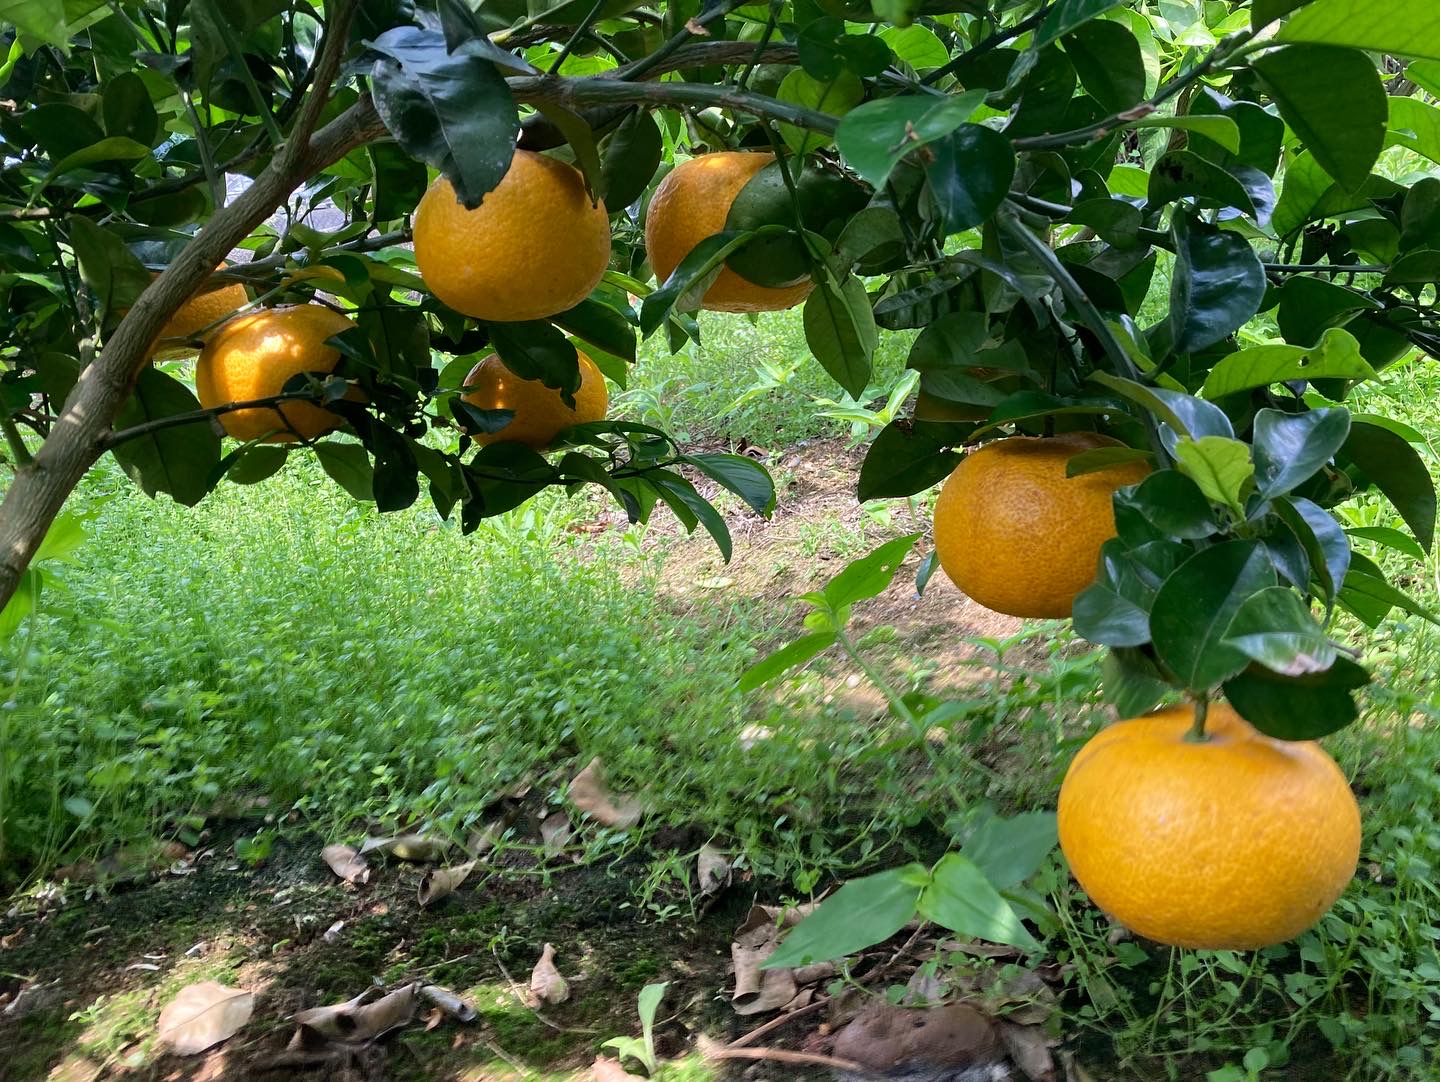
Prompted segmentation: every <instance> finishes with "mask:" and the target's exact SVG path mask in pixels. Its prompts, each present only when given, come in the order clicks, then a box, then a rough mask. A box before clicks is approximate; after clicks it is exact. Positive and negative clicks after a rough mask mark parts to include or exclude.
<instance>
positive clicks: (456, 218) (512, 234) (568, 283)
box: [415, 150, 610, 320]
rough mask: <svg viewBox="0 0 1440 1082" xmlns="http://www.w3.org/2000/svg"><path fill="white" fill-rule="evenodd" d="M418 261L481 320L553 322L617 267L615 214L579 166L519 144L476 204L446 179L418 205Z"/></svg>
mask: <svg viewBox="0 0 1440 1082" xmlns="http://www.w3.org/2000/svg"><path fill="white" fill-rule="evenodd" d="M415 262H416V264H417V265H418V266H419V268H420V277H421V278H423V279H425V284H426V285H427V286H429V287H430V290H431V292H433V293H434V294H435V296H437V297H439V298H440V299H441V300H442V301H444V302H445V303H446V304H448V305H449V306H450V307H451V308H453V309H455V310H456V311H457V312H463V313H464V314H465V315H467V316H474V317H475V318H476V319H488V320H522V319H548V318H549V317H550V316H553V315H555V314H556V313H557V312H563V311H565V310H566V309H568V308H574V307H575V306H576V305H577V304H579V303H580V302H581V301H583V300H584V299H585V298H586V297H588V296H589V295H590V291H591V290H592V289H594V288H595V286H596V285H597V284H598V283H599V281H600V278H601V276H602V275H603V274H604V273H605V268H606V267H608V266H609V265H610V219H609V217H608V216H607V215H606V212H605V204H604V203H593V204H592V203H591V202H590V197H589V196H588V195H586V194H585V181H584V179H583V178H582V177H581V175H580V171H579V170H578V169H576V168H575V167H574V166H573V165H569V164H567V163H565V162H562V161H558V160H557V159H555V158H547V157H545V155H543V154H536V153H534V152H533V151H529V150H517V151H516V152H515V157H514V158H513V159H511V162H510V169H509V171H508V172H507V173H506V174H505V177H504V179H503V180H501V181H500V184H499V186H498V187H496V188H495V190H494V191H491V192H487V193H486V195H485V198H484V200H483V201H482V202H481V203H480V205H479V206H478V207H476V208H475V209H474V210H466V209H465V207H464V206H463V205H461V203H460V199H459V197H458V196H456V194H455V189H454V188H453V187H452V186H451V184H450V182H449V181H448V180H446V179H445V178H444V177H439V178H437V179H436V181H435V183H434V184H432V185H430V188H429V190H428V191H427V192H426V193H425V195H424V196H423V197H422V198H421V200H420V205H419V206H418V207H416V208H415Z"/></svg>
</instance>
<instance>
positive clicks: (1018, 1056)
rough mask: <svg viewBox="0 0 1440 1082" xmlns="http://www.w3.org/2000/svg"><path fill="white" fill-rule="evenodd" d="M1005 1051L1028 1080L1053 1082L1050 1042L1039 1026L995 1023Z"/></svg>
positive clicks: (1053, 1067) (1053, 1068)
mask: <svg viewBox="0 0 1440 1082" xmlns="http://www.w3.org/2000/svg"><path fill="white" fill-rule="evenodd" d="M996 1028H997V1029H998V1030H999V1031H1000V1040H1001V1041H1002V1042H1003V1043H1004V1045H1005V1051H1006V1052H1008V1053H1009V1054H1010V1059H1011V1060H1012V1061H1013V1062H1014V1064H1015V1066H1016V1067H1019V1068H1020V1073H1021V1074H1023V1075H1024V1076H1025V1077H1026V1078H1028V1079H1029V1080H1030V1082H1055V1060H1054V1059H1053V1058H1052V1057H1051V1055H1050V1044H1049V1042H1048V1041H1047V1040H1046V1039H1045V1033H1044V1031H1043V1030H1042V1029H1041V1028H1040V1027H1039V1026H1017V1025H1016V1024H1015V1023H1013V1022H1005V1021H1000V1022H997V1023H996Z"/></svg>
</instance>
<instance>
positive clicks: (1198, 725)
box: [1185, 695, 1210, 744]
mask: <svg viewBox="0 0 1440 1082" xmlns="http://www.w3.org/2000/svg"><path fill="white" fill-rule="evenodd" d="M1209 713H1210V700H1209V699H1208V698H1207V697H1206V696H1204V695H1202V696H1200V698H1198V699H1196V700H1195V724H1194V725H1192V726H1190V731H1189V732H1188V733H1186V734H1185V739H1186V740H1189V741H1191V742H1192V743H1195V744H1203V743H1204V742H1205V741H1206V740H1209V739H1210V738H1209V737H1208V736H1206V735H1205V717H1206V715H1208V714H1209Z"/></svg>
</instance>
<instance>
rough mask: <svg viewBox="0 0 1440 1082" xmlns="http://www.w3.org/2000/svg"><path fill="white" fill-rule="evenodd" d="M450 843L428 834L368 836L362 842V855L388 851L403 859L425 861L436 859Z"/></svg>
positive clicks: (417, 861) (393, 855) (391, 854)
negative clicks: (390, 836) (384, 836)
mask: <svg viewBox="0 0 1440 1082" xmlns="http://www.w3.org/2000/svg"><path fill="white" fill-rule="evenodd" d="M449 848H450V843H449V842H448V841H446V840H445V839H444V838H432V837H430V836H429V835H428V834H397V835H395V836H394V837H393V838H366V839H365V840H364V841H363V842H361V843H360V855H361V856H362V857H363V856H364V855H365V854H366V853H388V854H389V855H390V856H392V857H398V858H399V859H401V860H409V861H414V862H416V863H424V862H425V861H428V860H435V859H436V858H437V857H439V856H440V855H441V854H442V853H444V852H445V850H447V849H449Z"/></svg>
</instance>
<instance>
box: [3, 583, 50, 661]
mask: <svg viewBox="0 0 1440 1082" xmlns="http://www.w3.org/2000/svg"><path fill="white" fill-rule="evenodd" d="M44 585H45V576H44V574H43V573H42V572H41V570H40V569H39V568H38V567H35V566H33V565H32V566H30V567H27V568H26V569H25V570H24V571H23V572H22V573H21V575H20V582H19V583H18V584H17V585H16V587H15V592H14V593H13V594H11V595H10V600H9V601H7V602H5V607H4V608H3V609H0V644H3V643H5V642H7V641H8V640H9V639H10V638H11V637H12V636H13V635H14V634H15V632H16V631H17V630H19V628H20V625H21V623H23V622H24V620H25V617H27V616H29V615H30V614H31V613H32V612H34V611H35V609H36V608H37V607H38V606H39V604H40V595H41V592H42V590H43V587H44Z"/></svg>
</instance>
